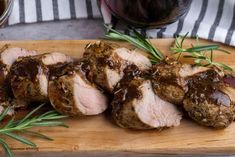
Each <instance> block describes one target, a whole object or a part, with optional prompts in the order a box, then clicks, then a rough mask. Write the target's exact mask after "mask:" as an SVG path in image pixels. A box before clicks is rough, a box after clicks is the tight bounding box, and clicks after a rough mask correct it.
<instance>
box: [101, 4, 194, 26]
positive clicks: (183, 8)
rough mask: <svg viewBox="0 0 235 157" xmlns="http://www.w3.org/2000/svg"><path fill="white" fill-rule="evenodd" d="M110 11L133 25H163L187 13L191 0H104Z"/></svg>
mask: <svg viewBox="0 0 235 157" xmlns="http://www.w3.org/2000/svg"><path fill="white" fill-rule="evenodd" d="M104 2H105V4H106V5H107V6H108V8H109V9H110V11H111V13H112V14H113V15H114V16H116V17H117V18H119V19H121V20H123V21H125V22H126V23H128V24H129V25H132V26H135V27H158V28H159V27H163V26H165V25H167V24H170V23H173V22H175V21H176V20H178V19H179V18H180V17H181V16H183V15H184V14H185V13H187V11H188V9H189V7H190V4H191V0H104Z"/></svg>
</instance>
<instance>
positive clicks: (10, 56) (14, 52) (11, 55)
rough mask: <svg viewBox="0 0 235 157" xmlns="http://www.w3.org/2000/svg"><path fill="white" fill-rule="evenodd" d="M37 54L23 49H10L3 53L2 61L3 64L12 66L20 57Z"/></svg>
mask: <svg viewBox="0 0 235 157" xmlns="http://www.w3.org/2000/svg"><path fill="white" fill-rule="evenodd" d="M37 54H38V53H37V52H36V51H29V50H26V49H23V48H18V47H16V48H8V49H6V50H4V51H3V52H2V53H1V60H2V63H3V64H6V65H7V66H11V65H12V64H13V63H14V62H15V61H16V60H17V59H18V58H20V57H27V56H35V55H37Z"/></svg>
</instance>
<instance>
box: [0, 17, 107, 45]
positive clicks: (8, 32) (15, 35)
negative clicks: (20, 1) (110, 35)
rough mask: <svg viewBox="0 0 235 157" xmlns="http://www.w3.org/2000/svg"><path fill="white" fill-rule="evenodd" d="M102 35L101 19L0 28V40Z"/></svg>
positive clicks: (96, 36)
mask: <svg viewBox="0 0 235 157" xmlns="http://www.w3.org/2000/svg"><path fill="white" fill-rule="evenodd" d="M103 35H104V27H103V21H102V19H92V20H68V21H59V22H46V23H36V24H25V25H24V24H23V25H22V24H19V25H14V26H8V27H5V28H0V40H52V39H97V38H100V37H103Z"/></svg>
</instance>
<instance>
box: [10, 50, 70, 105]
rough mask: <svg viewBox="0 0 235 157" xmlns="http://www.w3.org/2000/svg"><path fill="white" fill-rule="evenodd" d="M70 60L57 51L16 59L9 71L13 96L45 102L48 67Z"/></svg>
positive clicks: (29, 100) (46, 98) (46, 99)
mask: <svg viewBox="0 0 235 157" xmlns="http://www.w3.org/2000/svg"><path fill="white" fill-rule="evenodd" d="M71 61H72V58H70V57H68V56H67V55H65V54H62V53H57V52H54V53H47V54H42V55H37V56H33V57H24V58H20V59H18V60H17V61H16V62H15V63H13V65H12V67H11V71H10V81H11V88H12V92H13V94H14V96H15V98H16V99H18V100H22V101H27V102H34V101H38V102H47V101H48V94H47V88H48V77H49V69H50V67H51V66H53V65H56V64H61V63H66V62H71Z"/></svg>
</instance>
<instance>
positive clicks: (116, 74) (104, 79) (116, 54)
mask: <svg viewBox="0 0 235 157" xmlns="http://www.w3.org/2000/svg"><path fill="white" fill-rule="evenodd" d="M83 56H84V57H85V58H87V59H88V60H89V62H90V65H91V72H90V74H89V76H88V79H89V80H91V81H94V82H95V83H96V84H97V85H98V86H100V87H102V88H103V89H105V90H106V91H108V92H110V93H111V92H112V91H113V89H114V87H115V85H116V84H117V83H118V82H119V81H120V80H121V78H122V77H123V70H124V69H125V67H126V66H127V65H130V64H135V65H137V66H138V67H139V68H140V69H141V70H146V69H149V68H150V67H151V62H150V60H149V59H148V58H147V57H146V56H144V55H142V54H140V53H137V52H135V51H131V50H129V49H127V48H120V47H118V46H115V45H111V44H108V43H104V42H96V43H94V44H88V45H87V46H86V48H85V53H84V55H83Z"/></svg>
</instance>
